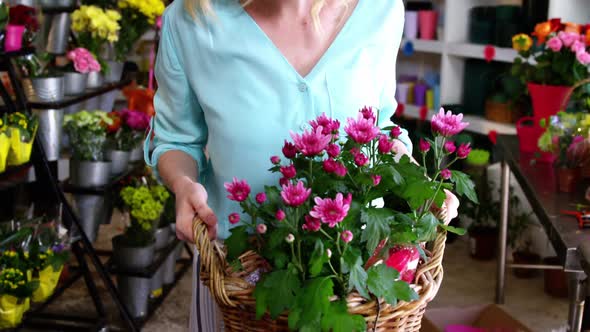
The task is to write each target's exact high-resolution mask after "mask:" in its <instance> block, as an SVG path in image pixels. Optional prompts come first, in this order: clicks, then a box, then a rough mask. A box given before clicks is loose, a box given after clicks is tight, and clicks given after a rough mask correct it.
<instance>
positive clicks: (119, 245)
mask: <svg viewBox="0 0 590 332" xmlns="http://www.w3.org/2000/svg"><path fill="white" fill-rule="evenodd" d="M112 243H113V262H114V263H115V265H116V266H117V267H118V268H120V269H123V270H129V271H133V270H141V269H144V268H146V267H148V266H150V265H151V264H152V262H153V261H154V253H155V246H154V245H155V242H152V243H151V244H149V245H147V246H145V247H129V246H127V245H126V243H125V239H124V237H123V235H117V236H115V237H114V238H113V239H112Z"/></svg>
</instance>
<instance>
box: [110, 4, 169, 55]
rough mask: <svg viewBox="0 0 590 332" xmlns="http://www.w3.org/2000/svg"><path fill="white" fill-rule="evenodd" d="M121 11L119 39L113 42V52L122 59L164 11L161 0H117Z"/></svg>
mask: <svg viewBox="0 0 590 332" xmlns="http://www.w3.org/2000/svg"><path fill="white" fill-rule="evenodd" d="M118 7H119V10H120V11H121V16H122V19H121V24H122V25H123V26H125V29H123V30H121V33H120V34H119V40H118V41H117V42H116V43H115V53H116V56H117V58H118V59H119V60H123V59H124V58H125V57H126V56H128V54H129V53H130V52H131V49H132V48H133V45H134V44H135V43H136V42H137V41H138V40H139V38H141V36H142V35H143V34H144V33H145V32H146V31H147V30H148V29H149V28H150V27H152V26H153V25H154V23H155V22H156V18H158V17H159V16H160V15H162V13H163V12H164V8H165V6H164V2H163V1H162V0H119V2H118Z"/></svg>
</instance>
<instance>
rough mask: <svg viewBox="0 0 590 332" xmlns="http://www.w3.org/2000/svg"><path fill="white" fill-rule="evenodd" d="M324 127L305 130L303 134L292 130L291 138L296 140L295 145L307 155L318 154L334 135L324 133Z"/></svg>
mask: <svg viewBox="0 0 590 332" xmlns="http://www.w3.org/2000/svg"><path fill="white" fill-rule="evenodd" d="M322 131H323V127H322V126H319V127H317V128H316V129H313V130H309V131H307V130H306V131H304V132H303V134H301V135H300V134H296V133H294V132H291V138H293V141H294V142H295V147H297V150H299V151H300V152H301V153H303V154H304V155H306V156H316V155H318V154H320V153H321V152H322V151H323V150H324V149H325V148H326V147H327V146H328V144H330V141H331V140H332V135H325V134H323V133H322Z"/></svg>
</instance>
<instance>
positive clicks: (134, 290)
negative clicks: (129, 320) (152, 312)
mask: <svg viewBox="0 0 590 332" xmlns="http://www.w3.org/2000/svg"><path fill="white" fill-rule="evenodd" d="M117 287H118V288H119V294H120V295H121V300H122V301H123V304H125V306H126V307H127V309H129V313H130V314H131V316H133V317H134V318H140V317H145V316H146V315H147V313H148V303H149V301H148V300H149V294H150V279H148V278H138V277H128V276H123V275H118V276H117Z"/></svg>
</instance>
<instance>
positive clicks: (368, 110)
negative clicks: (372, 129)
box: [359, 106, 376, 123]
mask: <svg viewBox="0 0 590 332" xmlns="http://www.w3.org/2000/svg"><path fill="white" fill-rule="evenodd" d="M359 112H360V113H361V114H362V115H363V118H365V119H367V120H371V121H372V122H373V123H375V119H376V117H375V112H373V108H372V107H370V106H365V107H363V108H361V109H360V110H359Z"/></svg>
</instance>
